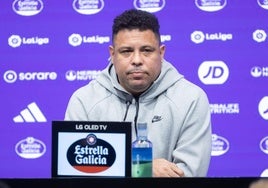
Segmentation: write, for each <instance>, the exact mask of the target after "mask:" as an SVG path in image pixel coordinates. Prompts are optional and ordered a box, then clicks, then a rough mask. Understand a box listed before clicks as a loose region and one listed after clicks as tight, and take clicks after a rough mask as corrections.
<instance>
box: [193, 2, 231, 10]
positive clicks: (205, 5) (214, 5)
mask: <svg viewBox="0 0 268 188" xmlns="http://www.w3.org/2000/svg"><path fill="white" fill-rule="evenodd" d="M226 4H227V0H205V1H204V0H195V5H196V6H197V7H198V8H199V9H200V10H203V11H206V12H215V11H219V10H221V9H223V8H224V7H225V6H226Z"/></svg>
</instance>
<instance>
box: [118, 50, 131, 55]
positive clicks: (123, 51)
mask: <svg viewBox="0 0 268 188" xmlns="http://www.w3.org/2000/svg"><path fill="white" fill-rule="evenodd" d="M120 53H121V54H129V53H131V50H122V51H121V52H120Z"/></svg>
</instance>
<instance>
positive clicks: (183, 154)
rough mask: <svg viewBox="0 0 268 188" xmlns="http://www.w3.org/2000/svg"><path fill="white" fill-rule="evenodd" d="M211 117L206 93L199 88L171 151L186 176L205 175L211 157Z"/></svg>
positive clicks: (175, 161)
mask: <svg viewBox="0 0 268 188" xmlns="http://www.w3.org/2000/svg"><path fill="white" fill-rule="evenodd" d="M211 142H212V138H211V117H210V107H209V102H208V98H207V95H206V94H205V92H204V91H203V90H202V89H200V90H199V92H198V93H197V95H196V96H195V97H194V100H192V102H191V104H190V106H189V108H188V111H187V116H186V118H185V122H184V124H183V128H182V132H181V136H180V138H179V140H178V142H177V146H176V149H175V150H174V152H173V159H174V163H176V164H177V165H178V166H179V167H180V168H181V169H182V170H183V171H184V173H185V176H186V177H205V176H206V175H207V171H208V167H209V164H210V158H211Z"/></svg>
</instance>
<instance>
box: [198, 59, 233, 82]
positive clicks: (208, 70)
mask: <svg viewBox="0 0 268 188" xmlns="http://www.w3.org/2000/svg"><path fill="white" fill-rule="evenodd" d="M198 77H199V79H200V81H201V82H203V83H204V84H223V83H225V82H226V80H227V79H228V77H229V69H228V67H227V65H226V64H225V63H224V62H223V61H204V62H203V63H202V64H201V65H200V66H199V68H198Z"/></svg>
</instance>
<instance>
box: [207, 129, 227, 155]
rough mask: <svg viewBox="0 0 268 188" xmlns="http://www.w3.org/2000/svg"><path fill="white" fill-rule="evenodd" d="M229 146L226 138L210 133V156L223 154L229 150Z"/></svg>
mask: <svg viewBox="0 0 268 188" xmlns="http://www.w3.org/2000/svg"><path fill="white" fill-rule="evenodd" d="M229 147H230V146H229V142H228V140H227V139H226V138H223V137H221V136H218V135H216V134H213V135H212V152H211V155H212V156H220V155H223V154H225V153H226V152H227V151H228V150H229Z"/></svg>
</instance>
